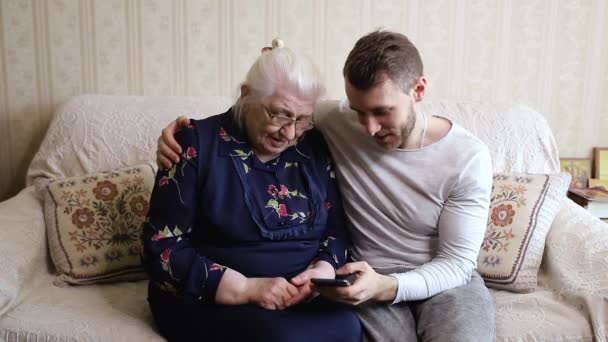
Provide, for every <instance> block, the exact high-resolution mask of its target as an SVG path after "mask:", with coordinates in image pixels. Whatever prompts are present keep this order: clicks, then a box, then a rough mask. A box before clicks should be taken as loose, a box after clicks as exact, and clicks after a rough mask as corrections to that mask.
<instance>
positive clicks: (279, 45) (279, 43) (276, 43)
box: [272, 38, 285, 49]
mask: <svg viewBox="0 0 608 342" xmlns="http://www.w3.org/2000/svg"><path fill="white" fill-rule="evenodd" d="M283 46H285V43H283V41H282V40H281V39H279V38H275V39H273V40H272V48H273V49H276V48H282V47H283Z"/></svg>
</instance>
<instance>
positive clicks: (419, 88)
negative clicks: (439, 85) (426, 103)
mask: <svg viewBox="0 0 608 342" xmlns="http://www.w3.org/2000/svg"><path fill="white" fill-rule="evenodd" d="M413 91H414V100H415V101H416V102H420V101H422V100H424V95H425V92H426V77H424V76H420V77H418V78H417V79H416V80H415V81H414V87H413Z"/></svg>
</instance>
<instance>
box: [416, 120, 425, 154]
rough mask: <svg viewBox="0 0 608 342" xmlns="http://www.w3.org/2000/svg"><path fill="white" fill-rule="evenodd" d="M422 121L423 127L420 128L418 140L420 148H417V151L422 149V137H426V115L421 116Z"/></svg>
mask: <svg viewBox="0 0 608 342" xmlns="http://www.w3.org/2000/svg"><path fill="white" fill-rule="evenodd" d="M422 119H423V120H424V125H423V126H422V138H421V139H420V146H419V147H418V148H419V149H420V148H422V145H423V143H424V136H425V135H426V115H424V113H423V114H422Z"/></svg>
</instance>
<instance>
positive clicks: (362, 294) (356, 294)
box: [313, 261, 399, 305]
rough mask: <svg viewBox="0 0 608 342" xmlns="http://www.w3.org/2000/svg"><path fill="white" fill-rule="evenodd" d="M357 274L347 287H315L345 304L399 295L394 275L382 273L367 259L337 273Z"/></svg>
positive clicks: (385, 298) (389, 299)
mask: <svg viewBox="0 0 608 342" xmlns="http://www.w3.org/2000/svg"><path fill="white" fill-rule="evenodd" d="M353 273H355V274H357V280H355V282H354V283H353V284H352V285H350V286H346V287H330V286H314V285H313V289H314V290H316V291H318V292H320V293H321V294H322V295H323V296H325V297H327V298H329V299H331V300H334V301H337V302H341V303H345V304H351V305H358V304H361V303H363V302H366V301H368V300H370V299H373V300H377V301H393V300H394V299H395V296H396V295H397V288H398V286H399V283H398V281H397V278H395V277H393V276H387V275H382V274H379V273H377V272H376V271H374V269H373V268H372V267H371V266H370V265H369V264H368V263H367V262H365V261H360V262H352V263H348V264H346V265H344V266H342V267H341V268H339V269H338V270H336V274H339V275H347V274H353Z"/></svg>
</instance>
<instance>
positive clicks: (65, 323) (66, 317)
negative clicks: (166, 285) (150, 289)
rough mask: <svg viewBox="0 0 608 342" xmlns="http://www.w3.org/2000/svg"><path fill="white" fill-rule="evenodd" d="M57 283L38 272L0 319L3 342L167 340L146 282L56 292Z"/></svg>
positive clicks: (59, 289)
mask: <svg viewBox="0 0 608 342" xmlns="http://www.w3.org/2000/svg"><path fill="white" fill-rule="evenodd" d="M53 280H54V276H53V275H51V274H49V273H46V272H42V273H40V274H39V275H38V276H37V277H36V278H35V279H33V280H32V281H31V282H30V283H29V284H28V295H27V296H24V297H23V298H21V299H20V301H19V305H18V306H16V307H14V308H13V309H12V310H10V311H8V312H7V313H6V314H4V315H2V316H0V341H6V342H33V341H40V342H43V341H48V342H51V341H52V342H55V341H57V342H76V341H88V342H102V341H112V342H135V341H146V342H162V341H165V339H164V338H162V337H161V336H160V335H159V333H158V332H157V331H156V328H155V326H154V321H153V319H152V314H151V312H150V308H149V306H148V303H147V301H146V294H147V285H148V282H147V281H137V282H122V283H112V284H95V285H90V286H70V287H57V286H53Z"/></svg>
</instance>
